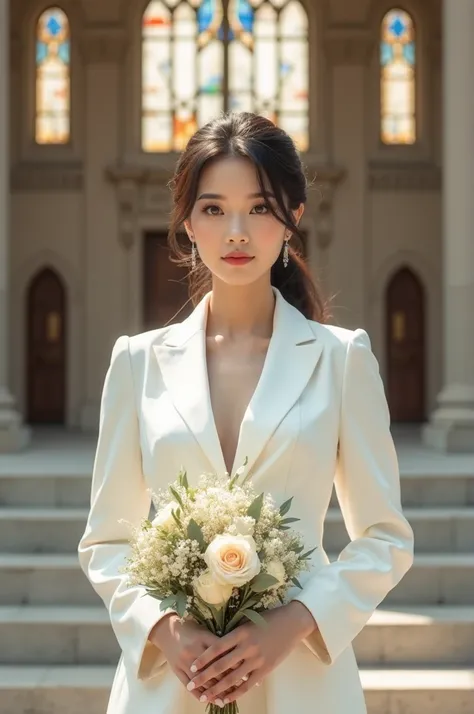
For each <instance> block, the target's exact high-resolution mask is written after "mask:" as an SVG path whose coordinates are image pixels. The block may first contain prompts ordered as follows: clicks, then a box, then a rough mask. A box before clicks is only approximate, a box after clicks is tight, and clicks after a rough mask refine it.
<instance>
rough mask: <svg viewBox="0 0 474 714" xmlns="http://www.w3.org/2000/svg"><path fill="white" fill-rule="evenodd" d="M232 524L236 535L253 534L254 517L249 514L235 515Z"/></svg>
mask: <svg viewBox="0 0 474 714" xmlns="http://www.w3.org/2000/svg"><path fill="white" fill-rule="evenodd" d="M234 525H235V530H236V531H237V533H238V535H243V536H253V534H254V531H255V518H252V517H251V516H237V518H236V519H235V521H234Z"/></svg>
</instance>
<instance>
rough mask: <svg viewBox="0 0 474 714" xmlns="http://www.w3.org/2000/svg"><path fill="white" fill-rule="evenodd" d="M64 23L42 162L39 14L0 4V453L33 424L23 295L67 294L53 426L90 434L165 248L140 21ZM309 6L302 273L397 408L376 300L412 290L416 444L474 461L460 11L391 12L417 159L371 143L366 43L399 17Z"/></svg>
mask: <svg viewBox="0 0 474 714" xmlns="http://www.w3.org/2000/svg"><path fill="white" fill-rule="evenodd" d="M59 4H60V6H61V7H62V8H63V10H64V11H65V12H66V13H67V14H68V17H69V21H70V24H71V36H72V60H71V73H72V74H71V96H72V116H71V131H72V138H71V142H70V144H68V145H64V146H39V145H35V143H34V136H33V126H34V105H35V62H34V58H35V34H34V28H35V23H36V21H37V18H38V16H39V14H40V13H41V12H42V11H43V10H44V9H45V8H46V7H48V5H47V4H46V3H44V2H40V1H39V0H0V34H1V37H0V40H1V42H0V48H1V54H0V450H2V449H3V450H6V449H7V448H13V447H16V446H18V445H20V444H21V443H22V440H23V439H24V436H25V432H24V430H23V429H22V428H21V427H20V423H19V419H18V415H20V414H21V415H23V416H24V421H25V422H27V421H28V413H29V400H30V399H31V385H30V387H29V386H28V379H29V378H28V374H31V370H32V369H34V365H33V366H31V362H30V355H29V354H28V345H29V342H28V335H29V334H31V329H32V327H31V319H30V318H31V315H30V317H29V313H30V311H31V304H30V303H29V301H28V295H29V290H30V288H31V281H32V279H33V278H34V277H35V275H37V274H38V271H40V270H42V269H44V268H51V269H52V270H53V271H55V274H56V275H57V276H59V278H60V280H61V281H62V284H63V286H64V294H65V307H64V317H65V324H66V326H67V330H66V332H65V386H64V419H63V421H64V423H65V424H66V425H67V426H68V427H78V428H81V429H94V428H96V426H97V420H98V412H99V399H100V391H101V386H102V381H103V377H104V372H105V369H106V367H107V363H108V359H109V355H110V351H111V347H112V344H113V341H114V339H115V338H116V337H117V336H118V335H119V334H122V333H133V332H137V331H140V330H142V329H144V321H143V293H144V277H143V273H144V270H143V264H144V253H143V251H144V235H145V233H146V232H147V231H163V230H165V229H166V225H167V215H168V212H169V208H170V204H169V191H168V189H167V187H166V182H167V181H168V180H169V178H170V175H171V172H172V169H173V166H174V163H175V161H176V156H175V155H163V154H158V155H145V154H144V153H143V152H142V151H141V149H140V111H141V108H140V86H141V85H140V51H141V46H140V42H141V35H140V19H141V16H142V13H143V11H144V8H145V6H146V2H143V1H141V2H128V3H126V2H122V1H121V0H63V1H62V2H61V3H59ZM303 4H304V5H305V7H306V9H307V12H308V16H309V28H310V93H309V96H310V151H309V152H308V154H307V155H305V157H304V160H305V163H306V165H307V166H308V169H309V173H310V175H311V176H312V175H314V174H316V176H317V178H316V182H315V190H313V191H311V192H310V200H309V204H308V208H307V211H306V213H305V217H304V226H303V227H304V229H305V230H306V232H307V254H308V259H309V261H310V264H311V266H312V269H313V271H314V272H315V274H316V275H318V276H319V277H320V279H321V281H322V283H323V286H324V289H325V291H326V293H327V294H328V295H333V296H334V300H333V306H334V307H333V312H334V320H335V321H336V322H338V323H339V324H341V325H344V326H347V327H356V326H363V327H365V328H366V329H367V330H368V331H369V333H370V335H371V338H372V343H373V348H374V351H375V353H376V354H377V356H378V358H379V361H380V365H381V371H382V375H383V376H384V379H385V380H386V383H387V384H388V379H389V371H390V369H392V370H395V372H396V370H397V369H400V370H401V372H399V374H398V382H397V375H396V374H395V377H394V379H395V381H394V382H393V385H395V386H393V385H392V388H391V389H392V392H393V393H395V392H396V390H397V384H398V385H400V384H401V385H402V386H403V384H404V381H403V367H397V364H399V365H400V364H401V365H403V361H404V360H405V362H406V361H407V360H408V359H410V354H409V350H408V348H407V350H406V351H405V352H404V351H403V344H401V345H398V347H397V346H396V345H395V347H396V349H395V348H394V351H393V352H390V351H391V350H392V347H393V344H392V342H391V340H392V337H393V334H392V333H393V330H395V327H394V325H396V324H399V323H397V319H399V318H400V319H402V318H403V315H402V316H401V317H400V310H398V312H397V308H396V305H395V308H393V310H392V311H391V309H392V308H391V307H390V304H389V298H388V289H389V285H390V281H391V280H392V279H393V277H394V276H395V275H396V274H397V272H398V271H400V270H403V269H404V268H408V269H409V270H410V271H411V272H410V274H411V275H414V276H416V280H417V282H418V285H419V286H420V288H421V290H420V293H419V298H418V301H420V300H421V301H422V303H423V304H422V305H421V308H420V305H418V308H420V315H421V318H420V322H419V324H420V325H421V327H420V330H421V331H423V341H422V342H423V344H422V346H421V348H420V349H421V353H419V354H418V357H417V359H418V360H420V359H421V361H422V380H423V385H424V390H423V396H422V399H423V408H422V414H421V419H422V420H425V419H427V420H430V424H429V426H428V427H427V428H426V430H425V433H426V439H427V441H428V443H430V444H431V445H436V446H442V447H443V448H446V449H454V450H467V449H469V448H472V449H473V450H474V318H473V315H472V312H473V307H474V201H473V200H472V195H471V192H472V186H473V185H474V180H473V179H474V168H473V167H474V164H473V162H472V161H471V160H470V157H472V156H473V155H474V132H473V127H474V96H473V92H474V84H473V82H472V76H471V68H472V67H473V66H474V56H473V55H474V49H473V48H474V45H473V44H472V35H473V33H474V2H472V0H445V1H444V3H442V2H440V0H407V2H404V3H403V4H402V5H403V8H404V9H406V10H407V11H409V12H410V13H411V15H412V17H413V18H414V21H415V24H416V29H417V73H416V81H417V85H416V87H417V89H416V112H417V130H418V140H417V142H416V143H415V144H414V145H411V146H384V145H382V144H381V142H380V139H379V136H380V91H379V84H380V83H379V76H380V68H379V44H378V42H379V28H380V22H381V19H382V18H383V16H384V14H385V12H386V11H387V10H388V9H390V7H393V6H394V4H393V3H392V4H390V3H388V2H387V1H386V0H357V2H355V1H354V0H303ZM395 5H396V4H395ZM8 18H9V19H8ZM443 72H444V77H445V78H446V80H447V81H446V83H445V85H444V89H443V87H442V77H443ZM9 80H10V81H9ZM9 176H10V183H9V182H8V177H9ZM316 189H317V190H316ZM420 296H421V297H420ZM407 304H408V309H410V307H409V303H407ZM392 307H393V306H392ZM397 315H398V317H397ZM443 316H445V319H443ZM29 331H30V332H29ZM402 342H403V340H402ZM397 350H398V351H397ZM389 352H390V354H389ZM420 354H421V357H420ZM393 355H395V356H393ZM391 360H393V361H392V362H391ZM397 360H398V362H397ZM392 377H393V375H392ZM30 378H31V377H30ZM387 388H388V391H389V393H390V388H389V387H387ZM398 389H399V387H398ZM394 390H395V391H394ZM406 390H407V392H410V391H411V387H410V384H409V383H408V382H406ZM399 391H400V389H399ZM402 391H403V389H402ZM11 395H14V400H13V398H12V396H11ZM431 415H433V416H431Z"/></svg>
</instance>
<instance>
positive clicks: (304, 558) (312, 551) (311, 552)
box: [300, 546, 318, 560]
mask: <svg viewBox="0 0 474 714" xmlns="http://www.w3.org/2000/svg"><path fill="white" fill-rule="evenodd" d="M315 550H318V546H316V548H311V550H307V551H306V553H303V555H302V556H300V559H301V560H308V558H309V556H310V555H312V554H313V553H314V551H315Z"/></svg>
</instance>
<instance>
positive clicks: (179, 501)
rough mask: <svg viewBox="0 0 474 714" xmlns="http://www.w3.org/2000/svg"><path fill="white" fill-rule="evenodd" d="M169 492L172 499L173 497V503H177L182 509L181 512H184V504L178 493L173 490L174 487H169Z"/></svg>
mask: <svg viewBox="0 0 474 714" xmlns="http://www.w3.org/2000/svg"><path fill="white" fill-rule="evenodd" d="M170 491H171V493H172V494H173V497H174V499H175V501H177V502H178V503H179V505H180V506H181V508H182V509H183V511H184V510H185V508H184V503H183V501H182V498H181V496H180V495H179V493H178V492H177V490H176V489H175V487H174V486H170Z"/></svg>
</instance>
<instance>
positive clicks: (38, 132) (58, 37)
mask: <svg viewBox="0 0 474 714" xmlns="http://www.w3.org/2000/svg"><path fill="white" fill-rule="evenodd" d="M70 104H71V97H70V31H69V21H68V19H67V16H66V14H65V13H64V12H63V11H62V10H61V9H60V8H58V7H52V8H49V9H48V10H45V11H44V12H43V14H42V15H41V17H40V18H39V20H38V23H37V26H36V127H35V136H36V142H37V143H38V144H66V143H67V142H68V141H69V139H70Z"/></svg>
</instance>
